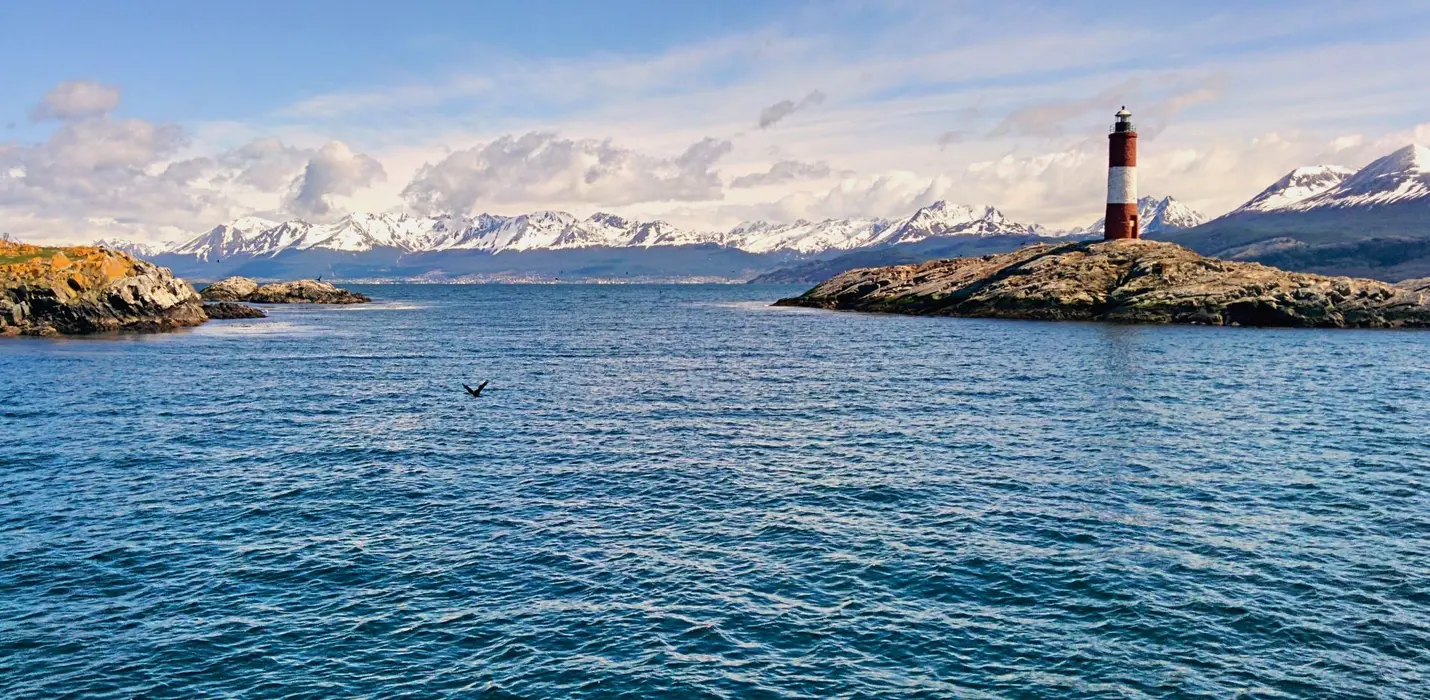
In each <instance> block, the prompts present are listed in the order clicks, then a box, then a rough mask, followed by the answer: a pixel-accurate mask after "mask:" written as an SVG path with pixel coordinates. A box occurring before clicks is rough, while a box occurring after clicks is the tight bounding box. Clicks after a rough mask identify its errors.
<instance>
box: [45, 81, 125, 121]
mask: <svg viewBox="0 0 1430 700" xmlns="http://www.w3.org/2000/svg"><path fill="white" fill-rule="evenodd" d="M117 106H119V88H117V87H114V86H111V85H101V84H99V83H97V82H95V81H93V80H71V81H68V82H63V83H60V84H59V85H56V86H55V88H54V89H53V90H50V92H49V94H47V95H45V97H44V99H42V100H40V103H39V104H38V105H35V107H34V108H33V109H31V110H30V121H34V122H41V121H48V120H58V121H72V120H75V119H86V118H90V117H100V116H104V115H106V114H109V113H110V112H112V111H114V108H115V107H117Z"/></svg>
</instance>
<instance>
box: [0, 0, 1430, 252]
mask: <svg viewBox="0 0 1430 700" xmlns="http://www.w3.org/2000/svg"><path fill="white" fill-rule="evenodd" d="M0 65H6V66H10V67H11V70H8V71H7V74H6V79H5V81H4V84H3V90H0V127H3V129H4V131H3V132H0V230H8V231H10V232H12V233H15V234H17V235H21V236H26V237H30V238H36V239H42V240H60V239H73V240H83V239H89V238H95V237H99V236H121V237H126V238H133V239H140V240H161V239H172V238H178V237H183V236H184V235H187V234H190V233H193V232H196V231H199V230H202V229H206V228H208V227H210V226H212V225H213V224H215V223H218V222H219V221H221V220H224V219H226V218H232V217H236V216H240V215H245V214H259V215H265V216H270V217H288V216H303V217H307V218H330V217H334V216H340V215H341V214H342V213H343V212H345V211H351V210H359V209H360V210H379V211H382V210H415V211H424V212H428V211H435V210H438V209H444V210H463V212H464V213H473V212H479V211H493V212H498V213H516V212H519V211H524V210H530V209H538V208H559V209H565V210H568V211H571V212H573V213H577V214H588V213H591V212H593V211H596V210H613V211H616V212H617V213H622V214H626V215H633V216H642V217H661V218H666V219H668V220H671V221H674V222H676V223H678V224H682V225H690V226H710V227H723V226H728V225H731V224H733V223H735V222H738V221H741V220H747V219H753V218H766V219H791V218H795V217H809V218H820V217H826V216H851V215H877V216H893V215H898V214H900V213H903V212H904V211H906V210H908V209H910V208H912V207H915V206H918V205H920V204H924V203H928V202H929V201H930V200H932V199H936V198H946V199H950V200H953V201H956V202H959V203H966V204H978V205H993V206H998V207H1000V208H1001V209H1003V210H1004V212H1005V213H1007V214H1008V215H1009V216H1010V217H1013V218H1015V219H1018V220H1022V221H1029V222H1039V223H1044V224H1048V225H1054V226H1059V225H1076V224H1085V223H1088V222H1090V220H1091V219H1092V218H1096V216H1097V213H1098V209H1099V206H1100V188H1101V187H1102V180H1103V178H1104V176H1105V172H1104V166H1105V162H1104V161H1105V155H1104V154H1102V152H1101V151H1102V149H1104V148H1105V145H1104V142H1103V139H1104V136H1103V133H1104V131H1105V127H1106V122H1107V121H1108V120H1109V118H1110V115H1111V112H1113V111H1115V110H1116V109H1117V107H1119V106H1120V105H1121V104H1123V103H1126V104H1128V105H1129V106H1130V107H1132V108H1133V110H1134V112H1135V113H1136V114H1137V115H1138V119H1139V121H1140V122H1141V123H1142V124H1143V129H1144V145H1143V153H1144V162H1145V165H1144V168H1143V177H1142V182H1143V192H1144V194H1156V195H1164V194H1171V195H1173V196H1176V197H1178V198H1179V199H1182V200H1184V201H1187V202H1189V203H1190V204H1192V205H1193V206H1195V207H1197V208H1199V209H1201V210H1203V211H1204V212H1206V213H1208V214H1218V213H1221V212H1222V211H1225V210H1227V209H1229V208H1231V207H1234V206H1236V205H1237V204H1238V203H1240V202H1241V201H1244V200H1245V199H1247V198H1249V197H1250V196H1252V195H1254V194H1255V193H1256V191H1257V190H1259V189H1260V188H1261V187H1264V186H1265V185H1266V184H1269V183H1270V182H1271V181H1272V180H1274V179H1276V178H1277V177H1279V176H1280V175H1281V174H1283V173H1284V172H1285V171H1286V170H1289V169H1291V168H1293V167H1296V166H1299V165H1307V164H1312V163H1318V162H1335V163H1340V164H1345V165H1350V166H1359V165H1363V164H1364V163H1365V162H1367V161H1368V160H1370V159H1372V158H1373V157H1375V156H1377V155H1381V154H1382V153H1383V152H1387V151H1389V150H1393V148H1395V147H1397V146H1399V145H1405V143H1408V142H1411V141H1415V140H1420V141H1424V140H1427V138H1430V95H1427V91H1426V90H1424V79H1423V75H1422V69H1421V66H1424V65H1430V3H1424V2H1409V1H1404V2H1396V1H1387V2H1377V3H1374V4H1370V3H1359V4H1349V3H1344V2H1326V1H1321V0H1303V1H1301V2H1281V1H1280V0H1273V1H1271V2H1258V3H1254V4H1253V3H1245V2H1240V3H1231V2H1161V3H1139V4H1135V5H1128V4H1125V3H1107V2H1084V1H1074V2H1052V1H1050V0H1049V1H1045V0H1009V1H1008V2H1000V3H987V2H961V1H959V0H947V1H942V2H938V1H934V0H897V1H892V2H873V1H868V0H831V1H828V2H817V3H803V2H743V1H731V2H719V3H694V2H691V3H673V2H652V1H644V0H623V1H619V2H603V3H588V2H536V1H533V2H524V3H510V2H502V3H496V2H471V3H458V2H448V3H442V2H427V1H422V0H415V1H411V2H405V3H402V4H400V5H387V4H378V3H353V2H333V1H329V0H321V1H319V0H313V1H307V2H296V3H295V2H267V1H261V2H247V3H194V2H169V1H167V0H165V1H158V0H152V1H148V2H136V3H127V4H121V3H112V2H51V3H6V4H4V5H3V6H0ZM781 105H783V107H782V106H781ZM762 115H765V116H769V115H776V116H777V117H778V118H776V119H774V120H773V121H770V122H768V123H767V124H765V125H764V126H763V127H762V126H761V117H762ZM593 173H594V174H593ZM597 175H599V177H597ZM735 183H739V184H738V185H736V184H735ZM1084 219H1087V220H1088V221H1087V222H1084V221H1083V220H1084Z"/></svg>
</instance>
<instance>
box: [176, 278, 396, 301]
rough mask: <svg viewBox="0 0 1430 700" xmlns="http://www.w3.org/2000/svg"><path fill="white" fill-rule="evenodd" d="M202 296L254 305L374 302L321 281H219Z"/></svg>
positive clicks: (238, 279)
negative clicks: (259, 282)
mask: <svg viewBox="0 0 1430 700" xmlns="http://www.w3.org/2000/svg"><path fill="white" fill-rule="evenodd" d="M200 294H201V295H202V296H203V298H204V300H205V301H211V302H248V303H251V304H365V303H367V302H370V301H372V299H369V298H368V297H367V296H366V295H363V294H358V293H357V292H350V291H348V290H346V289H339V288H338V287H335V286H333V285H332V284H329V283H327V282H319V281H317V280H298V281H296V282H273V283H270V284H264V285H260V284H258V283H257V282H255V281H254V280H251V279H249V278H247V277H229V278H226V279H222V280H219V281H217V282H214V283H213V284H211V285H209V286H207V287H205V288H204V290H203V291H202V292H200Z"/></svg>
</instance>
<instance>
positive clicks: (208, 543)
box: [0, 286, 1430, 698]
mask: <svg viewBox="0 0 1430 700" xmlns="http://www.w3.org/2000/svg"><path fill="white" fill-rule="evenodd" d="M362 289H363V291H366V292H368V293H369V294H371V295H372V296H374V297H375V298H377V299H378V302H377V303H374V304H372V305H369V306H360V307H340V308H305V307H276V308H273V309H272V312H271V313H272V315H271V317H270V318H268V319H263V320H258V321H226V322H214V323H211V324H208V325H206V326H204V327H201V328H198V329H194V330H191V331H188V332H181V333H175V334H168V335H160V336H126V337H112V338H105V339H82V340H78V339H77V340H62V341H49V340H37V339H12V340H6V341H5V342H3V343H0V429H3V430H2V431H0V437H3V451H2V452H0V696H3V697H6V698H30V697H36V698H41V697H96V698H129V697H183V698H193V697H225V696H228V697H245V698H278V697H284V698H290V697H291V698H324V697H363V698H389V697H512V698H515V697H531V698H542V697H572V698H604V697H682V698H699V697H711V698H822V697H874V696H898V697H910V696H923V697H969V698H1023V697H1058V698H1092V697H1116V698H1152V697H1156V698H1161V697H1204V698H1228V697H1248V698H1251V697H1255V698H1302V697H1305V698H1309V697H1383V698H1423V697H1426V696H1427V695H1430V492H1427V487H1430V333H1416V332H1360V331H1339V332H1337V331H1292V330H1286V331H1282V330H1253V329H1216V328H1192V327H1182V328H1172V327H1125V326H1112V325H1100V324H1053V323H1034V322H1009V321H983V320H961V319H928V318H907V317H897V316H879V315H857V314H835V313H827V312H817V311H808V310H793V309H773V308H769V307H768V306H767V304H768V302H769V301H770V300H772V299H774V298H777V297H779V296H782V295H788V294H791V293H794V292H797V291H800V290H799V289H796V288H788V287H780V288H776V287H730V286H609V287H602V286H466V287H463V286H381V287H368V288H362ZM482 379H490V380H491V385H490V387H489V388H488V389H487V391H486V393H484V394H483V396H482V397H481V398H480V399H479V400H473V399H471V398H469V397H468V396H467V395H466V394H465V393H463V391H462V389H461V384H462V383H463V382H466V383H471V384H475V383H476V382H477V381H480V380H482Z"/></svg>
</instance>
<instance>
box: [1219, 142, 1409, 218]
mask: <svg viewBox="0 0 1430 700" xmlns="http://www.w3.org/2000/svg"><path fill="white" fill-rule="evenodd" d="M1426 197H1430V148H1426V147H1425V146H1421V145H1419V144H1411V145H1409V146H1406V147H1404V148H1402V149H1400V150H1398V151H1395V152H1394V153H1391V154H1389V155H1387V156H1385V157H1383V158H1380V159H1378V160H1376V161H1374V162H1372V163H1371V164H1370V165H1367V166H1365V167H1364V168H1361V169H1360V170H1353V169H1351V168H1344V167H1341V166H1339V165H1316V166H1310V167H1305V168H1297V169H1295V170H1292V171H1291V172H1290V173H1288V174H1287V175H1286V176H1285V177H1283V178H1281V179H1280V180H1277V181H1276V183H1275V184H1273V185H1272V186H1270V187H1268V188H1266V190H1264V191H1263V192H1262V193H1261V194H1258V195H1256V196H1255V197H1253V198H1252V199H1251V201H1249V202H1247V203H1246V204H1243V205H1241V206H1240V207H1238V208H1237V209H1235V210H1234V211H1232V212H1231V213H1230V214H1227V216H1226V218H1230V217H1236V216H1239V215H1244V214H1267V213H1272V212H1312V211H1317V210H1325V209H1347V208H1357V207H1380V206H1388V205H1396V204H1405V203H1408V202H1414V201H1416V200H1419V199H1422V198H1426Z"/></svg>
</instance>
